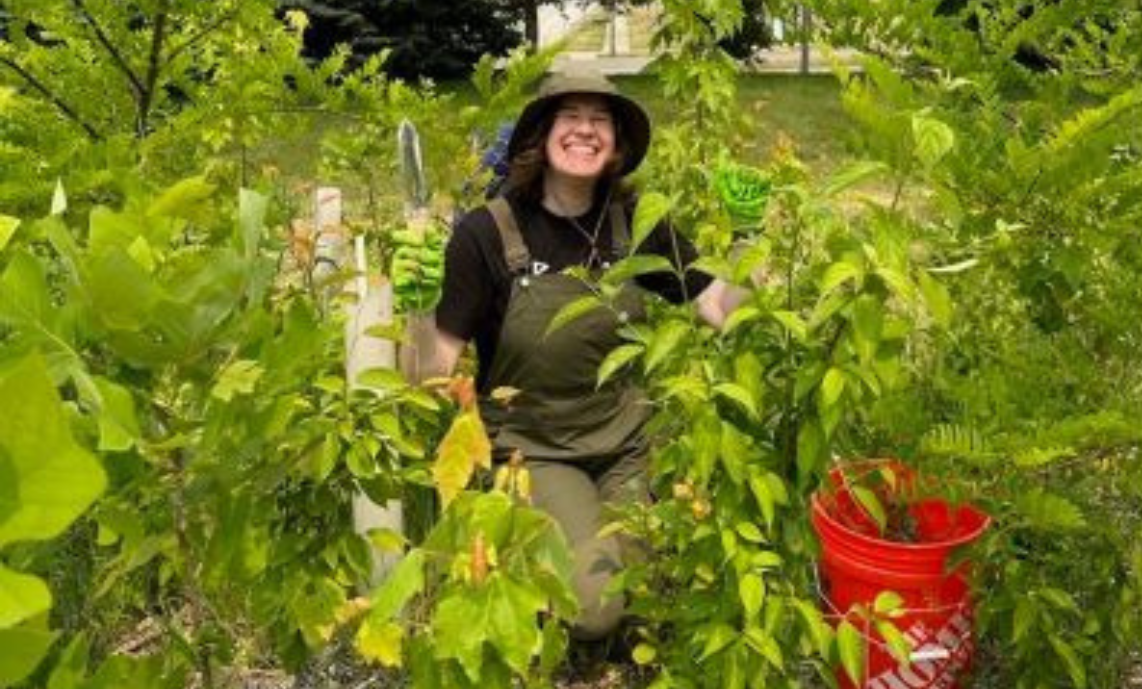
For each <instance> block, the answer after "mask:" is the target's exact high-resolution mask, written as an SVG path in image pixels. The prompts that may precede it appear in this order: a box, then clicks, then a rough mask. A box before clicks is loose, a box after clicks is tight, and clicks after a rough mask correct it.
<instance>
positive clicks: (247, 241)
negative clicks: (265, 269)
mask: <svg viewBox="0 0 1142 689" xmlns="http://www.w3.org/2000/svg"><path fill="white" fill-rule="evenodd" d="M269 202H270V200H269V198H268V197H266V196H264V195H262V194H259V193H258V192H256V191H252V190H250V189H242V190H240V191H239V192H238V247H239V251H240V253H241V254H242V255H243V256H244V257H246V258H247V259H251V258H253V257H254V256H255V255H256V254H257V252H258V243H259V240H260V239H261V237H262V232H263V231H264V230H265V227H266V209H267V208H268V207H269Z"/></svg>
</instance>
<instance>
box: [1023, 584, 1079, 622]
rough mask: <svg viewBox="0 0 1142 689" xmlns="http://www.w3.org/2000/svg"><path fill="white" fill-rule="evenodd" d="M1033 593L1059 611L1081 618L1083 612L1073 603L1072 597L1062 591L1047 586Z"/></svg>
mask: <svg viewBox="0 0 1142 689" xmlns="http://www.w3.org/2000/svg"><path fill="white" fill-rule="evenodd" d="M1035 593H1036V595H1038V596H1040V597H1041V598H1043V599H1044V600H1046V601H1047V602H1049V603H1050V604H1051V605H1053V606H1055V607H1056V608H1058V609H1059V610H1064V611H1066V612H1069V613H1071V614H1073V615H1075V616H1076V617H1082V615H1083V612H1082V610H1081V609H1080V608H1079V604H1078V603H1077V602H1075V599H1074V597H1073V596H1072V595H1071V594H1069V593H1067V592H1066V591H1064V590H1062V589H1057V588H1053V587H1050V586H1048V587H1045V588H1041V589H1038V590H1037V591H1035Z"/></svg>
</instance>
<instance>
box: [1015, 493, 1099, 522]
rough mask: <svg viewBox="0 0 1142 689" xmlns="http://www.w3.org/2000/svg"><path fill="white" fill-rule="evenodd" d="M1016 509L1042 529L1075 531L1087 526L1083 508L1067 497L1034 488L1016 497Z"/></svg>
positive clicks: (1028, 520)
mask: <svg viewBox="0 0 1142 689" xmlns="http://www.w3.org/2000/svg"><path fill="white" fill-rule="evenodd" d="M1015 509H1016V511H1018V512H1019V513H1020V514H1022V515H1023V517H1024V518H1025V519H1026V520H1027V522H1028V523H1029V524H1030V525H1031V526H1032V527H1034V528H1036V529H1039V530H1041V531H1047V532H1050V531H1055V530H1062V531H1073V530H1076V529H1081V528H1083V527H1085V526H1086V518H1085V517H1084V516H1083V513H1082V510H1080V509H1079V508H1078V506H1077V505H1075V504H1074V503H1073V502H1071V501H1070V500H1068V499H1067V498H1065V497H1063V496H1061V495H1056V494H1054V493H1047V492H1045V491H1042V490H1033V491H1030V492H1027V493H1023V494H1022V495H1020V496H1018V497H1017V498H1016V499H1015Z"/></svg>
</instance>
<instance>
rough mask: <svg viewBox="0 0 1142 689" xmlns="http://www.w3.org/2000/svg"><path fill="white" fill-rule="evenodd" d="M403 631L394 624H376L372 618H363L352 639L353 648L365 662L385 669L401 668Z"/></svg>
mask: <svg viewBox="0 0 1142 689" xmlns="http://www.w3.org/2000/svg"><path fill="white" fill-rule="evenodd" d="M403 642H404V629H403V628H401V626H400V625H399V624H397V623H396V622H380V623H378V622H377V621H376V620H375V619H374V618H373V617H371V616H370V617H367V618H365V621H364V622H362V623H361V626H360V627H359V628H358V629H357V634H356V636H354V637H353V647H354V648H356V649H357V653H359V654H361V657H362V658H364V659H365V660H371V661H373V662H377V663H380V664H381V665H384V666H385V667H400V666H401V649H402V646H403Z"/></svg>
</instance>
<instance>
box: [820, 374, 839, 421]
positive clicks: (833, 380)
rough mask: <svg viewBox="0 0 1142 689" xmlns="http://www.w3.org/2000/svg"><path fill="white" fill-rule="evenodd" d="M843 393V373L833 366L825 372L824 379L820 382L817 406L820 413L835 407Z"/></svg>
mask: <svg viewBox="0 0 1142 689" xmlns="http://www.w3.org/2000/svg"><path fill="white" fill-rule="evenodd" d="M844 391H845V372H844V371H843V370H841V369H839V368H837V367H835V366H833V367H830V368H829V370H828V371H826V372H825V377H824V378H823V379H822V380H821V393H820V397H819V398H818V404H819V405H820V409H821V410H822V413H824V411H825V410H828V409H830V408H832V407H834V406H836V404H837V401H838V400H840V399H841V394H842V393H843V392H844Z"/></svg>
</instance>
